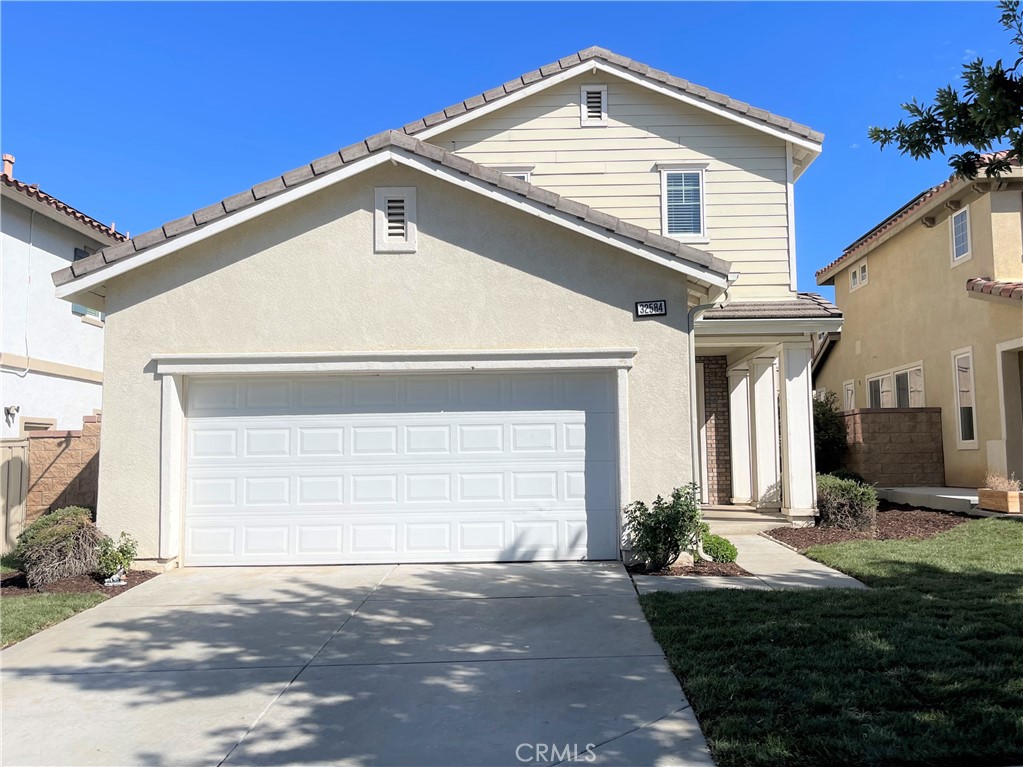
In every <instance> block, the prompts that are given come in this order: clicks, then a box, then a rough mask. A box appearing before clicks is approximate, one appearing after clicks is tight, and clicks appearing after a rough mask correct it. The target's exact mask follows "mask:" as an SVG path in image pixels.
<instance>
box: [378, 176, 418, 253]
mask: <svg viewBox="0 0 1023 767" xmlns="http://www.w3.org/2000/svg"><path fill="white" fill-rule="evenodd" d="M416 231H417V230H416V189H415V187H411V186H410V187H393V186H389V187H381V188H378V189H377V190H376V205H375V209H374V212H373V249H374V250H375V251H376V252H377V253H415V252H416Z"/></svg>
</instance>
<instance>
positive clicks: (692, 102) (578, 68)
mask: <svg viewBox="0 0 1023 767" xmlns="http://www.w3.org/2000/svg"><path fill="white" fill-rule="evenodd" d="M597 72H605V73H607V74H610V75H612V76H615V77H619V78H621V79H622V80H626V81H627V82H630V83H632V84H634V85H639V86H641V87H643V88H647V89H649V90H652V91H654V92H655V93H659V94H661V95H662V96H667V97H668V98H672V99H675V100H676V101H681V102H682V103H684V104H688V105H689V106H693V107H697V108H698V109H703V110H705V111H707V112H710V113H711V114H714V115H717V116H718V117H723V118H724V119H726V120H731V121H732V122H735V123H738V124H740V125H744V126H746V127H747V128H750V129H752V130H755V131H759V132H761V133H766V134H767V135H769V136H773V137H774V138H776V139H780V140H781V141H787V142H790V143H792V144H795V145H796V146H798V147H801V148H803V149H805V150H807V151H808V152H810V155H811V159H810V161H809V162H807V163H806V164H805V165H804V166H803V167H802V168H801V169H800V174H802V172H803V171H805V170H806V169H807V168H808V167H809V166H810V163H811V162H813V160H814V159H816V157H817V155H819V154H820V153H821V145H820V144H818V143H817V142H815V141H812V140H810V139H807V138H800V137H798V136H796V135H794V134H793V133H790V132H787V131H784V130H782V129H781V128H773V127H771V126H770V125H765V124H764V123H761V122H758V121H756V120H751V119H749V118H747V117H741V116H740V115H737V114H735V113H734V112H732V111H730V110H728V109H724V108H722V107H718V106H715V105H714V104H711V103H709V102H708V101H705V100H702V99H699V98H696V97H695V96H690V95H688V94H686V93H684V92H681V91H678V90H676V89H675V88H672V87H670V86H667V85H661V84H660V83H656V82H652V81H651V80H649V79H647V78H645V77H643V76H641V75H637V74H636V73H634V72H630V71H629V70H627V69H623V68H621V67H618V66H615V65H614V64H609V63H607V62H603V61H597V60H595V59H588V60H586V61H583V62H580V63H579V64H576V65H575V66H573V67H571V68H569V69H566V70H563V71H562V72H560V73H558V74H556V75H552V76H550V77H545V78H543V79H542V80H537V81H536V82H533V83H530V84H529V85H526V86H524V87H522V88H520V89H519V90H517V91H515V92H514V93H510V94H508V95H507V96H503V97H501V98H499V99H497V100H496V101H492V102H490V103H489V104H485V105H484V106H481V107H477V108H476V109H473V110H470V111H468V112H464V113H462V114H460V115H459V116H458V117H454V118H451V119H450V120H445V121H443V122H441V123H438V124H437V125H434V126H433V127H430V128H426V129H425V130H421V131H416V132H415V134H414V135H415V137H416V138H419V139H429V138H432V137H434V136H437V135H440V134H443V133H446V132H447V131H449V130H452V129H454V128H457V127H459V126H461V125H464V124H465V123H467V122H470V121H472V120H475V119H476V118H478V117H483V116H484V115H488V114H490V113H492V112H495V111H497V110H499V109H502V108H503V107H505V106H508V105H509V104H514V103H515V102H517V101H521V100H522V99H524V98H526V97H528V96H532V95H534V94H537V93H540V92H542V91H545V90H547V89H548V88H550V87H552V86H554V85H558V84H559V83H563V82H565V81H566V80H571V79H572V78H574V77H578V76H580V75H584V74H591V73H594V74H595V73H597Z"/></svg>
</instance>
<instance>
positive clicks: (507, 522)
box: [185, 373, 618, 564]
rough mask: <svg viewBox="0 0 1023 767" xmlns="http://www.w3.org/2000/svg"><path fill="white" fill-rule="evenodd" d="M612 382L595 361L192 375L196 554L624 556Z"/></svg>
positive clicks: (229, 558)
mask: <svg viewBox="0 0 1023 767" xmlns="http://www.w3.org/2000/svg"><path fill="white" fill-rule="evenodd" d="M612 388H613V387H612V386H611V379H610V377H609V376H608V375H606V374H593V373H585V374H537V375H514V376H498V375H494V376H490V375H486V376H477V375H468V376H467V375H462V376H410V377H401V376H392V377H386V376H381V377H365V378H362V379H354V378H333V379H331V378H316V379H305V378H295V379H290V380H289V379H277V378H261V379H257V380H254V381H249V380H246V379H240V380H237V381H233V382H220V381H213V382H209V381H204V380H199V381H189V386H188V392H189V395H188V402H189V410H188V412H187V415H188V430H189V435H188V440H187V445H188V467H187V480H186V481H187V493H186V497H187V507H186V514H185V517H186V546H185V549H186V555H185V558H186V563H188V564H246V563H250V564H274V563H282V564H284V563H287V562H290V561H294V562H304V563H329V562H338V563H340V562H367V561H374V562H396V561H421V562H430V561H460V560H461V561H480V560H509V559H576V558H583V557H589V558H613V557H615V556H617V506H618V504H617V491H616V481H615V478H616V477H617V470H616V463H615V459H616V454H615V441H616V437H615V429H616V419H615V417H614V414H613V411H610V412H608V411H605V410H601V409H599V408H608V407H609V406H610V403H611V402H612V396H611V390H612ZM487 398H489V400H488V399H487ZM573 398H575V399H573ZM469 403H472V406H473V407H475V408H481V407H485V406H486V405H487V403H489V406H490V409H483V410H471V409H469V408H468V404H469ZM413 406H415V407H418V408H420V409H419V410H413V409H412V407H413ZM520 406H521V409H519V408H520ZM527 406H528V407H529V408H533V409H527ZM331 410H334V411H336V412H330V411H331Z"/></svg>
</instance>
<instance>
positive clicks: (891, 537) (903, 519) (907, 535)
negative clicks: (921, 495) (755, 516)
mask: <svg viewBox="0 0 1023 767" xmlns="http://www.w3.org/2000/svg"><path fill="white" fill-rule="evenodd" d="M971 519H973V517H970V516H969V515H967V514H958V513H956V512H951V511H936V510H934V509H920V508H916V507H914V506H907V505H906V504H904V503H890V502H888V501H881V502H880V503H879V504H878V509H877V531H876V532H875V533H867V532H854V531H851V530H836V529H834V528H830V527H776V528H774V529H773V530H768V531H767V533H766V534H767V535H768V536H769V537H771V538H774V539H775V540H777V541H781V542H782V543H785V544H788V545H789V546H791V547H792V548H794V549H798V550H799V551H806V550H807V549H808V548H810V547H811V546H826V545H827V544H829V543H843V542H844V541H903V540H910V539H914V540H920V539H924V538H933V537H934V536H935V535H937V534H938V533H943V532H945V531H946V530H951V529H952V528H953V527H956V526H957V525H961V524H963V523H964V522H969V521H970V520H971Z"/></svg>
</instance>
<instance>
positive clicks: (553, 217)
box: [56, 146, 728, 299]
mask: <svg viewBox="0 0 1023 767" xmlns="http://www.w3.org/2000/svg"><path fill="white" fill-rule="evenodd" d="M388 161H390V162H393V163H396V164H402V165H405V166H407V167H409V168H413V169H416V170H420V171H422V172H424V173H426V174H427V175H430V176H434V177H436V178H442V179H444V180H446V181H449V182H452V183H454V184H455V185H456V186H460V187H462V188H463V189H468V190H470V191H473V192H476V193H477V194H482V195H484V196H486V197H489V198H491V199H494V200H499V201H501V202H504V203H505V204H507V205H510V206H511V207H513V208H515V209H517V210H520V211H523V212H525V213H530V214H531V215H534V216H536V217H538V218H541V219H544V220H546V221H550V222H552V223H556V224H558V225H560V226H563V227H564V228H566V229H570V230H572V231H575V232H578V233H580V234H583V235H585V236H587V237H590V238H591V239H594V240H597V241H599V242H603V243H605V244H608V245H611V246H612V247H616V248H618V249H620V250H623V251H626V252H628V253H632V254H634V255H637V256H639V257H640V258H644V259H646V260H648V261H652V262H653V263H656V264H660V265H661V266H664V267H667V268H668V269H671V270H672V271H674V272H678V273H680V274H684V275H686V276H688V277H692V278H693V279H694V280H695V281H697V282H700V283H703V284H707V285H711V286H714V287H720V288H723V287H725V284H726V283H727V281H728V280H727V275H725V274H721V273H718V272H715V271H714V270H712V269H710V268H709V267H705V266H702V265H699V264H696V263H693V262H690V261H687V260H685V259H684V258H681V257H676V256H671V255H669V254H667V253H665V252H664V251H661V250H657V249H654V248H648V247H645V246H643V245H642V244H640V243H639V242H637V241H635V240H631V239H630V238H627V237H624V236H622V235H618V234H615V233H614V232H609V231H608V230H606V229H604V228H603V227H601V226H598V225H596V224H591V223H589V222H586V221H583V220H582V219H579V218H576V217H575V216H572V215H569V214H567V213H563V212H561V211H559V210H555V209H553V208H550V207H548V206H546V205H544V204H542V203H539V202H536V201H534V200H531V199H529V198H526V197H523V196H522V195H519V194H517V193H515V192H509V191H507V190H504V189H501V188H500V187H496V186H494V185H492V184H490V183H488V182H485V181H481V180H478V179H475V178H472V177H470V176H466V175H465V174H463V173H460V172H459V171H456V170H454V169H453V168H449V167H447V166H446V165H440V164H438V163H436V162H434V161H433V160H429V159H427V158H424V157H420V156H418V155H415V154H413V153H411V152H409V151H408V150H405V149H401V148H400V147H393V146H392V147H389V148H387V149H382V150H380V151H379V152H378V153H376V154H372V155H368V156H367V157H364V158H361V159H359V160H356V161H355V162H352V163H350V164H348V165H345V166H343V167H341V168H338V169H337V170H334V171H331V172H329V173H325V174H324V175H322V176H318V177H316V178H314V179H313V180H312V181H309V182H306V183H304V184H301V185H299V186H296V187H292V188H291V189H287V190H285V191H284V192H281V193H280V194H277V195H274V196H272V197H267V198H266V199H263V200H260V201H259V202H256V203H253V204H252V205H249V206H247V207H245V208H242V209H240V210H238V211H235V212H234V213H229V214H228V215H226V216H224V217H222V218H219V219H217V220H216V221H213V222H211V223H209V224H206V225H205V226H202V227H200V228H198V229H194V230H192V231H190V232H187V233H185V234H181V235H178V236H176V237H173V238H172V239H170V240H166V241H164V242H161V243H159V244H157V245H154V246H152V247H151V248H148V249H146V250H144V251H142V252H140V253H138V254H136V255H132V256H126V257H125V258H123V259H121V260H119V261H115V262H114V263H112V264H110V265H109V266H106V267H103V268H100V269H97V270H96V271H94V272H89V273H88V274H84V275H82V276H81V277H78V278H76V279H74V280H72V281H71V282H67V283H65V284H63V285H59V286H57V288H56V296H57V298H65V299H67V298H73V297H75V296H76V295H78V294H79V293H84V292H86V291H88V290H89V289H91V288H93V287H96V286H97V285H102V284H104V283H105V282H106V281H107V280H109V279H111V278H113V277H117V276H119V275H121V274H124V273H125V272H128V271H131V270H133V269H137V268H139V267H140V266H144V265H146V264H148V263H151V262H152V261H155V260H157V259H158V258H162V257H163V256H166V255H169V254H171V253H174V252H176V251H179V250H181V249H183V248H186V247H188V246H190V245H194V244H196V243H198V242H201V241H202V240H204V239H206V238H208V237H212V236H214V235H216V234H220V233H221V232H224V231H227V230H228V229H231V228H233V227H235V226H238V225H239V224H242V223H245V222H247V221H251V220H252V219H254V218H257V217H258V216H261V215H263V214H264V213H268V212H270V211H272V210H275V209H277V208H279V207H281V206H283V205H287V204H289V203H291V202H295V201H297V200H300V199H302V198H303V197H306V196H307V195H310V194H313V193H314V192H318V191H320V190H321V189H325V188H326V187H328V186H331V185H332V184H336V183H339V182H341V181H344V180H346V179H349V178H351V177H353V176H355V175H358V174H359V173H362V172H363V171H366V170H369V169H371V168H375V167H376V166H378V165H381V164H383V163H385V162H388Z"/></svg>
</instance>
